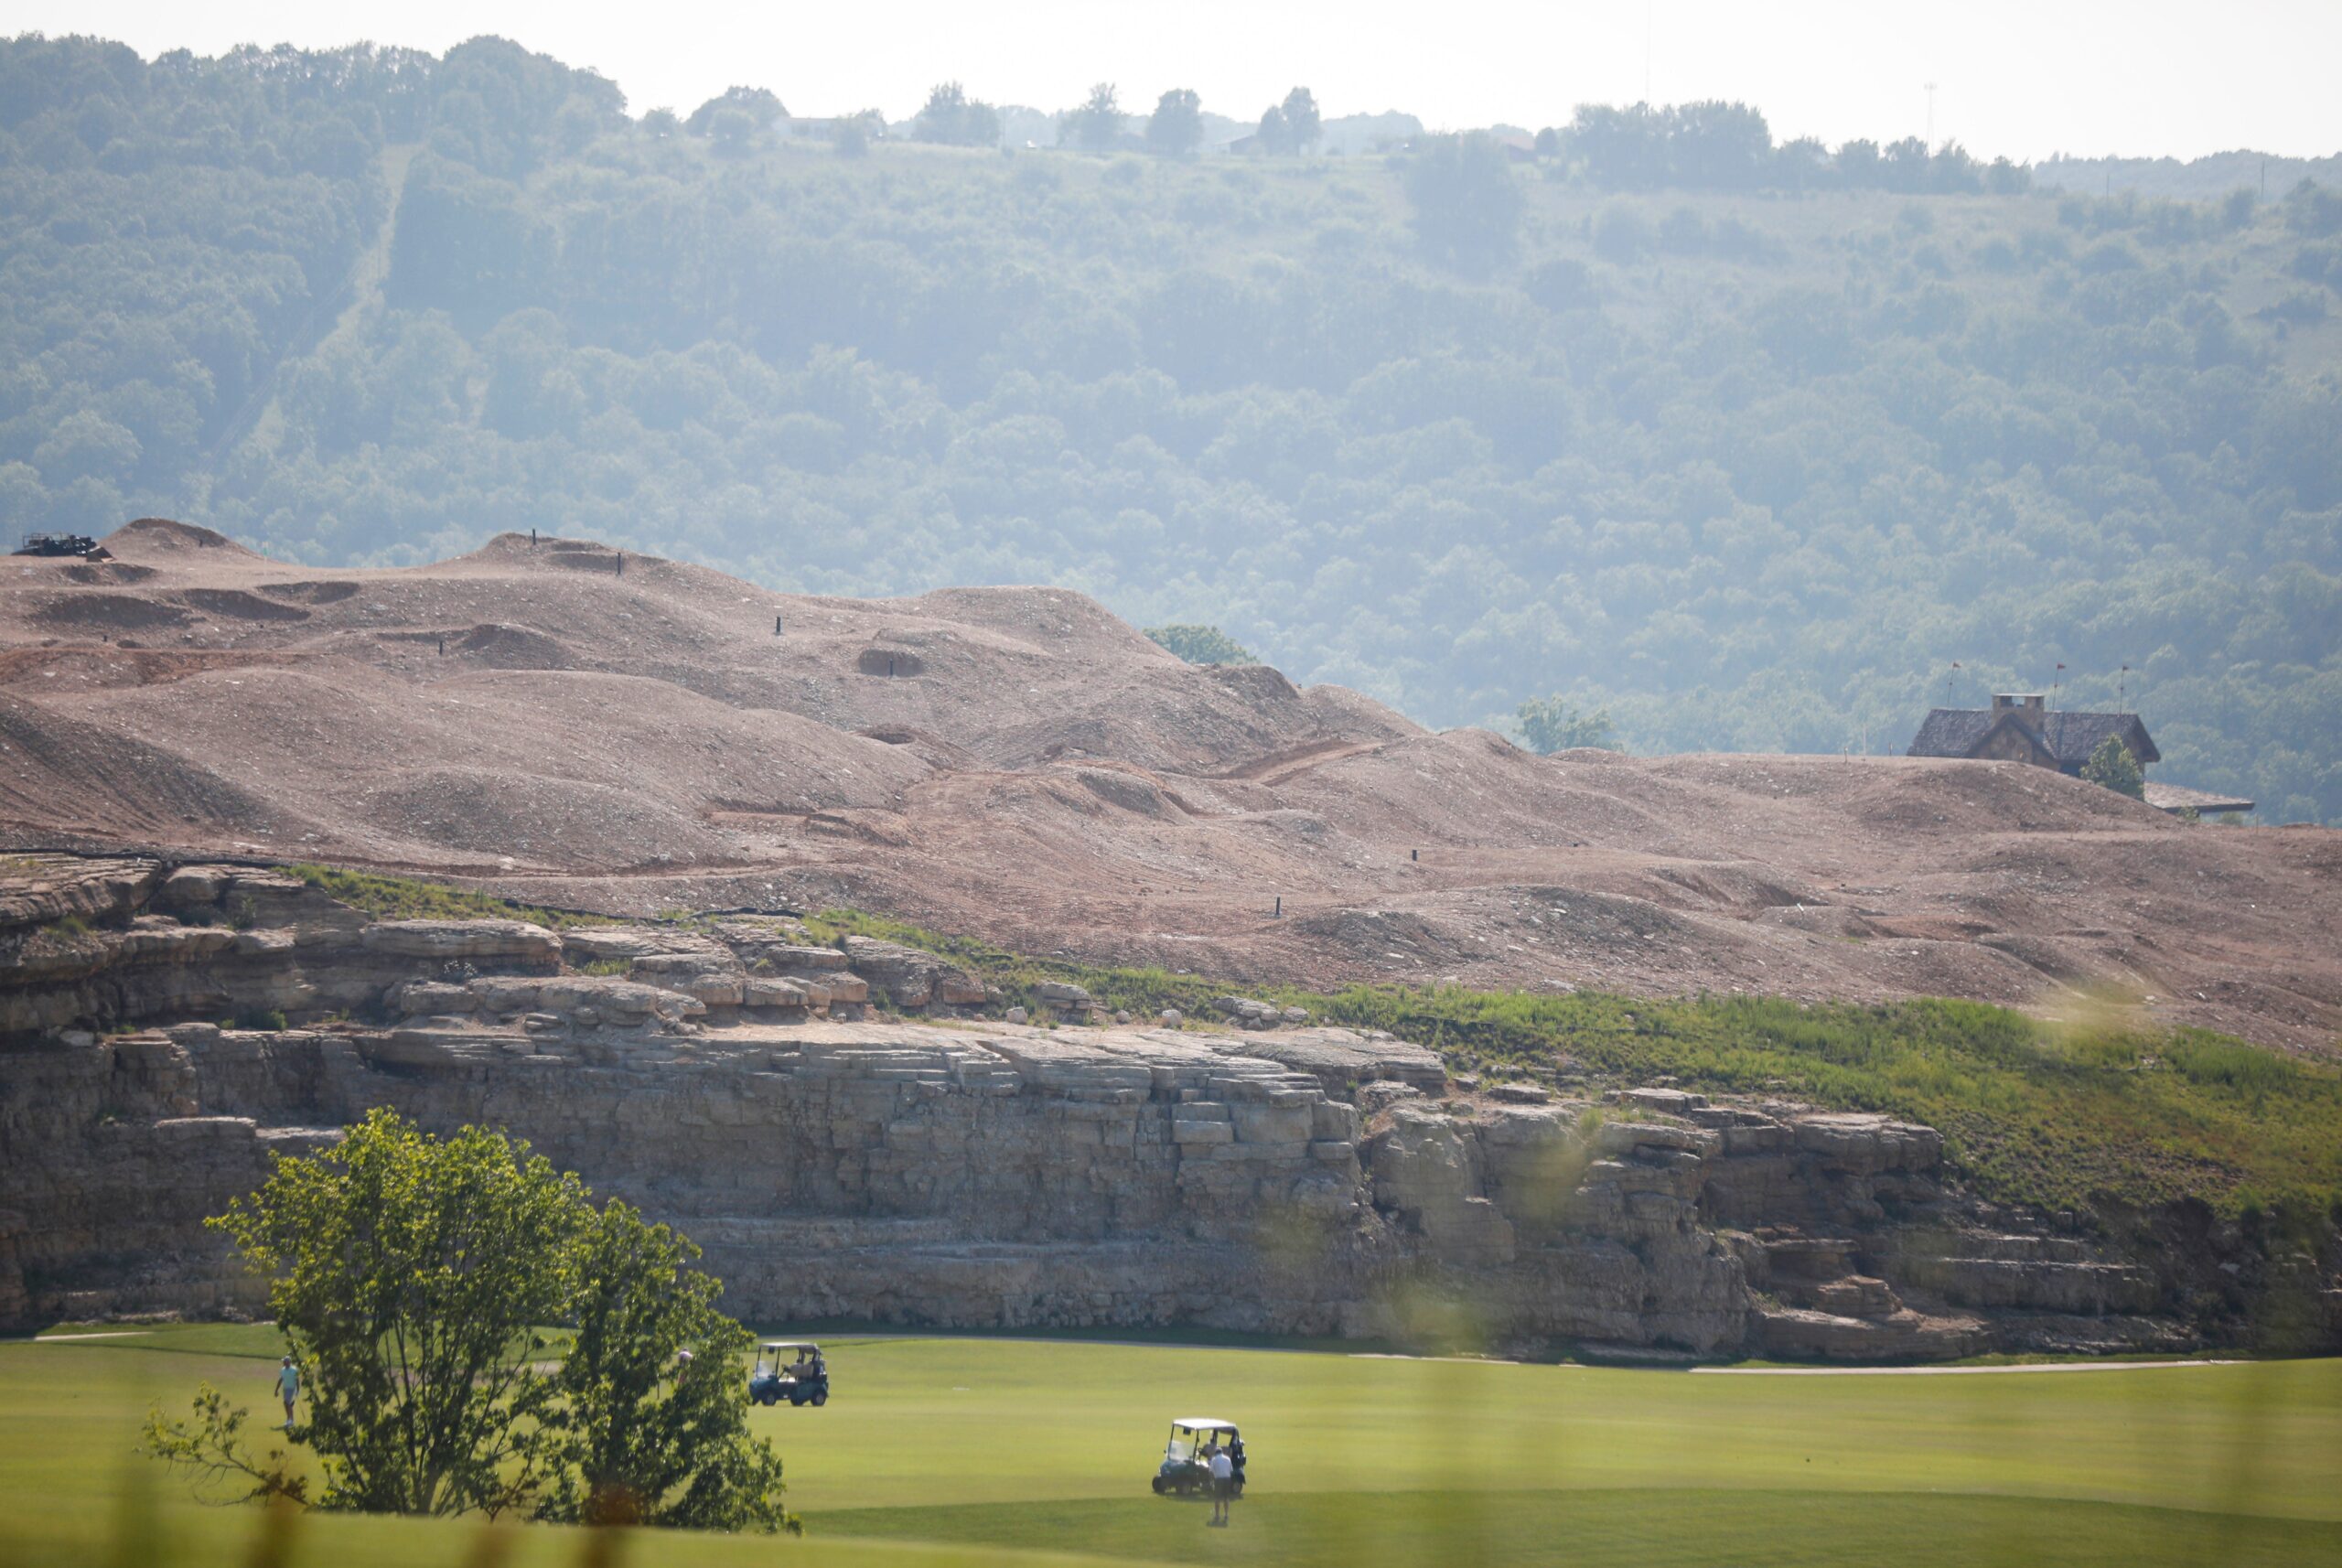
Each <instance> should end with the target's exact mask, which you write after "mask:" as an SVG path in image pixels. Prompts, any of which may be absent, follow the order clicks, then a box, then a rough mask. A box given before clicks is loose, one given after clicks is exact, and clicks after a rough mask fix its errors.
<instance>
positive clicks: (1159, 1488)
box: [1147, 1476, 1163, 1498]
mask: <svg viewBox="0 0 2342 1568" xmlns="http://www.w3.org/2000/svg"><path fill="white" fill-rule="evenodd" d="M1147 1484H1148V1485H1150V1486H1152V1487H1154V1488H1155V1496H1156V1497H1158V1498H1159V1497H1161V1496H1162V1495H1163V1477H1160V1476H1155V1477H1150V1478H1149V1480H1148V1483H1147Z"/></svg>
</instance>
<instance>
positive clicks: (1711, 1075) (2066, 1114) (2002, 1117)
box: [812, 910, 2342, 1225]
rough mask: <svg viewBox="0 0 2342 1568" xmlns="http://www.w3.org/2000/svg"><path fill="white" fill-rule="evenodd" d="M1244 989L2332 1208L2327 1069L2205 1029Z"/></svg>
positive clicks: (1347, 1014)
mask: <svg viewBox="0 0 2342 1568" xmlns="http://www.w3.org/2000/svg"><path fill="white" fill-rule="evenodd" d="M812 924H813V925H814V926H815V928H816V929H818V930H819V931H820V932H821V933H822V935H824V936H826V937H830V938H833V939H834V938H836V937H839V936H843V935H845V934H848V933H860V934H864V935H869V936H878V937H885V938H887V939H889V940H896V941H901V942H908V943H910V944H912V945H914V946H918V947H922V948H926V949H928V950H931V951H934V952H937V953H939V954H941V955H944V956H946V957H949V958H951V959H952V960H953V961H956V962H958V963H961V964H962V965H964V966H966V967H967V968H969V969H971V970H972V971H974V972H978V973H980V974H982V975H983V977H984V979H985V980H986V981H988V982H990V983H993V984H994V985H997V986H999V987H1000V989H1001V991H1002V993H1003V994H1004V996H1006V997H1008V998H1010V999H1012V1000H1015V1001H1021V1002H1026V1003H1027V1004H1037V1003H1038V999H1039V998H1038V991H1037V987H1038V986H1039V985H1040V983H1042V982H1044V981H1052V980H1054V981H1072V982H1074V983H1079V984H1080V985H1084V986H1086V987H1088V988H1089V990H1090V993H1091V994H1092V995H1093V996H1095V997H1096V998H1097V999H1098V1000H1099V1001H1100V1002H1101V1004H1104V1005H1106V1006H1107V1007H1110V1008H1123V1009H1128V1010H1129V1011H1130V1012H1132V1013H1133V1014H1134V1015H1141V1016H1151V1015H1154V1014H1155V1013H1156V1012H1158V1011H1159V1010H1160V1009H1162V1008H1165V1007H1176V1008H1178V1009H1180V1010H1181V1011H1182V1012H1184V1013H1186V1014H1187V1015H1189V1016H1190V1017H1209V1016H1210V1015H1211V1013H1210V1004H1211V1001H1212V999H1213V998H1214V997H1216V996H1220V995H1224V994H1226V993H1228V992H1229V991H1230V986H1229V985H1228V984H1227V983H1225V982H1214V981H1212V980H1210V979H1209V978H1207V977H1204V976H1199V975H1189V974H1174V973H1171V972H1167V971H1164V970H1159V969H1137V968H1109V967H1100V966H1093V965H1086V964H1079V963H1071V962H1066V961H1058V960H1043V959H1034V958H1029V957H1026V956H1023V955H1020V954H1016V953H1012V952H1008V951H1005V950H1002V949H999V948H995V947H993V946H991V945H989V944H987V943H984V942H982V941H976V940H969V939H966V938H959V937H946V936H940V935H937V934H936V933H933V932H929V931H923V930H920V929H917V928H915V927H910V926H906V925H903V924H902V923H900V922H897V921H892V920H886V919H882V918H876V917H873V916H869V915H865V914H860V913H856V912H853V911H836V910H833V911H829V912H826V913H824V914H823V915H822V916H821V917H819V918H817V919H816V920H814V921H813V922H812ZM1245 993H1246V994H1248V995H1255V996H1259V997H1261V998H1262V999H1263V1000H1273V1001H1276V1002H1279V1003H1283V1004H1291V1005H1298V1006H1302V1007H1306V1008H1308V1009H1309V1010H1310V1012H1311V1013H1312V1014H1313V1015H1316V1017H1318V1018H1321V1019H1324V1020H1327V1021H1329V1022H1334V1023H1339V1024H1347V1025H1351V1026H1358V1027H1361V1028H1381V1029H1388V1030H1390V1031H1391V1033H1392V1034H1395V1035H1399V1036H1402V1037H1404V1038H1406V1039H1410V1040H1415V1041H1420V1042H1422V1043H1423V1044H1425V1045H1429V1046H1433V1047H1436V1048H1437V1049H1438V1050H1440V1052H1441V1053H1442V1054H1443V1055H1445V1057H1446V1058H1447V1059H1448V1061H1449V1063H1450V1064H1451V1066H1452V1067H1453V1068H1454V1069H1455V1070H1457V1071H1477V1072H1481V1073H1483V1074H1485V1075H1488V1076H1492V1077H1508V1076H1514V1075H1524V1076H1531V1077H1539V1078H1545V1079H1559V1080H1562V1081H1564V1082H1566V1081H1568V1080H1569V1079H1572V1078H1573V1077H1574V1078H1580V1079H1585V1080H1586V1081H1588V1082H1590V1083H1595V1084H1600V1083H1606V1082H1628V1081H1633V1082H1639V1083H1649V1082H1650V1081H1652V1080H1653V1079H1673V1080H1674V1081H1675V1082H1677V1083H1678V1084H1680V1085H1681V1087H1683V1088H1686V1089H1693V1090H1717V1091H1728V1092H1736V1093H1753V1092H1778V1093H1782V1094H1786V1095H1791V1096H1795V1097H1797V1098H1799V1099H1804V1100H1810V1101H1815V1102H1818V1103H1821V1104H1824V1105H1829V1106H1834V1107H1841V1108H1844V1109H1848V1110H1861V1111H1878V1112H1888V1113H1890V1114H1893V1115H1896V1116H1900V1117H1905V1118H1907V1119H1909V1120H1912V1121H1917V1122H1927V1123H1928V1124H1929V1125H1931V1126H1934V1127H1937V1128H1939V1129H1941V1130H1942V1132H1943V1134H1944V1138H1945V1146H1946V1149H1947V1152H1948V1153H1949V1155H1950V1158H1951V1160H1952V1161H1953V1163H1954V1164H1955V1165H1957V1166H1958V1167H1959V1169H1960V1171H1961V1175H1962V1176H1964V1177H1965V1178H1966V1179H1967V1181H1968V1183H1969V1185H1970V1186H1971V1187H1972V1188H1973V1189H1974V1190H1975V1191H1977V1192H1978V1193H1980V1194H1981V1195H1982V1196H1984V1197H1989V1198H1993V1199H1994V1200H1996V1201H2000V1202H2006V1203H2014V1204H2025V1205H2032V1206H2036V1207H2038V1208H2047V1209H2057V1208H2071V1207H2075V1206H2079V1205H2087V1204H2098V1203H2106V1202H2110V1201H2111V1202H2114V1203H2119V1204H2124V1205H2133V1206H2145V1205H2153V1204H2160V1203H2167V1202H2170V1201H2173V1200H2175V1199H2179V1198H2188V1197H2192V1198H2197V1199H2200V1200H2202V1201H2203V1202H2205V1203H2207V1204H2208V1205H2209V1206H2211V1208H2214V1209H2215V1210H2217V1211H2218V1212H2220V1213H2221V1214H2223V1215H2226V1216H2229V1217H2247V1218H2251V1219H2256V1221H2257V1222H2261V1223H2268V1224H2272V1225H2274V1224H2286V1225H2290V1224H2295V1223H2309V1224H2319V1223H2326V1224H2333V1223H2342V1067H2337V1066H2336V1065H2335V1064H2332V1063H2326V1062H2315V1061H2308V1060H2304V1059H2302V1058H2294V1057H2286V1056H2283V1055H2280V1054H2278V1053H2276V1052H2274V1051H2270V1050H2265V1049H2262V1048H2261V1047H2257V1046H2253V1045H2250V1044H2248V1043H2246V1042H2244V1041H2242V1040H2238V1039H2233V1038H2230V1037H2228V1036H2221V1035H2215V1034H2210V1033H2208V1032H2206V1031H2203V1030H2192V1029H2191V1030H2177V1031H2174V1032H2170V1033H2145V1032H2141V1031H2138V1030H2134V1029H2126V1028H2122V1027H2117V1026H2095V1027H2094V1026H2072V1025H2059V1024H2051V1023H2047V1022H2044V1021H2042V1020H2040V1019H2036V1018H2032V1017H2028V1016H2026V1015H2024V1014H2021V1013H2016V1012H2012V1011H2011V1010H2009V1009H2007V1008H2004V1007H1993V1006H1988V1005H1986V1004H1982V1003H1976V1002H1961V1001H1949V1000H1940V999H1927V1000H1919V1001H1912V1002H1898V1003H1884V1004H1851V1003H1845V1004H1810V1003H1799V1002H1790V1001H1785V1000H1779V999H1775V998H1764V997H1740V996H1733V997H1718V996H1703V997H1694V998H1686V999H1678V1000H1658V1001H1654V1000H1650V999H1648V998H1639V997H1627V996H1617V995H1606V994H1601V993H1592V992H1577V993H1571V994H1567V995H1560V994H1544V993H1538V994H1531V993H1521V992H1488V991H1472V990H1467V989H1465V988H1462V987H1454V986H1429V987H1406V986H1359V987H1354V988H1352V989H1350V990H1348V991H1343V992H1338V993H1332V994H1324V993H1311V992H1305V991H1300V990H1295V989H1293V988H1290V987H1279V986H1271V987H1267V988H1259V987H1253V988H1248V989H1247V990H1246V992H1245Z"/></svg>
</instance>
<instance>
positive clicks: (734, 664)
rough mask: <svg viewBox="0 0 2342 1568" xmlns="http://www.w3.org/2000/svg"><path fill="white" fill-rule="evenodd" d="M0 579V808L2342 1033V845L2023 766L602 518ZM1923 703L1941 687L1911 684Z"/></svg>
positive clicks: (150, 840)
mask: <svg viewBox="0 0 2342 1568" xmlns="http://www.w3.org/2000/svg"><path fill="white" fill-rule="evenodd" d="M108 543H109V545H110V547H111V548H112V549H113V552H114V553H115V554H116V555H117V556H120V557H123V562H122V563H121V564H120V569H117V570H113V571H109V572H106V573H104V574H96V573H91V574H86V575H84V576H83V577H75V576H72V575H68V572H67V569H65V568H52V567H48V566H46V565H43V564H27V566H26V567H25V569H24V570H22V571H20V572H18V573H17V574H15V575H0V746H5V750H0V829H5V832H7V834H8V836H9V837H10V838H12V839H14V840H16V842H18V843H51V842H72V843H92V844H94V843H115V844H145V845H154V846H157V847H164V848H184V849H188V850H192V851H199V852H211V853H218V852H228V851H238V850H239V846H242V849H241V853H247V854H251V853H255V852H257V853H260V854H270V855H276V856H281V857H285V858H323V859H338V860H344V861H349V862H353V863H360V864H372V865H384V866H391V867H396V868H403V869H409V870H414V871H417V872H424V873H434V874H439V875H457V876H464V877H469V878H472V879H474V880H477V881H478V882H481V883H484V884H487V885H491V886H497V887H500V888H501V889H503V890H506V891H510V892H511V893H514V894H516V895H520V896H522V897H537V898H543V899H547V900H550V901H553V902H558V903H565V904H575V905H584V906H592V907H599V908H610V909H614V910H621V911H634V912H648V911H653V910H657V909H660V908H668V907H671V906H676V905H689V904H699V905H707V906H718V907H725V908H734V907H741V908H745V907H758V906H762V907H772V906H779V905H789V904H796V905H806V904H821V903H823V902H830V901H848V900H850V901H854V902H858V903H862V904H866V905H870V906H873V907H876V908H884V909H887V910H892V911H895V912H897V913H900V914H902V915H904V916H906V917H908V918H914V919H919V920H922V921H925V922H928V923H930V924H934V925H938V926H941V927H944V928H947V929H959V930H966V931H972V932H980V933H983V934H984V935H986V936H989V937H992V938H994V939H996V940H1003V941H1006V942H1011V943H1014V944H1015V945H1017V946H1020V947H1023V948H1026V949H1030V950H1039V951H1043V952H1053V951H1064V952H1068V953H1075V954H1080V955H1081V956H1085V957H1089V958H1092V959H1101V960H1124V961H1144V962H1150V963H1160V964H1164V965H1166V966H1168V967H1173V968H1180V969H1190V970H1198V971H1211V972H1221V973H1226V974H1228V975H1229V976H1230V977H1231V978H1232V979H1239V980H1241V979H1245V978H1252V977H1258V978H1280V977H1281V978H1291V979H1295V980H1301V981H1305V982H1310V983H1321V984H1331V983H1348V982H1358V981H1390V980H1399V981H1409V982H1423V981H1434V980H1443V979H1448V978H1454V979H1456V980H1458V981H1462V982H1466V983H1488V984H1498V983H1502V984H1513V985H1527V986H1554V987H1560V986H1596V987H1603V988H1610V989H1623V990H1628V991H1636V992H1649V993H1681V992H1689V991H1694V990H1699V989H1703V988H1704V989H1708V990H1712V991H1719V992H1730V991H1735V990H1737V991H1745V992H1762V993H1778V994H1787V995H1791V996H1799V997H1817V998H1818V997H1829V996H1844V997H1854V998H1875V997H1886V996H1898V995H1909V994H1915V993H1950V994H1960V995H1968V996H1976V997H1982V998H1985V999H1989V1000H1993V1001H1998V1002H2006V1003H2011V1004H2018V1005H2026V1006H2033V1007H2037V1008H2040V1009H2043V1010H2045V1011H2051V1012H2066V1011H2071V1010H2074V1009H2077V1008H2080V1007H2085V1006H2087V1007H2089V1008H2090V1009H2094V1010H2099V1011H2103V1010H2104V1009H2106V1008H2108V1007H2113V1008H2116V1009H2128V1010H2130V1011H2131V1012H2132V1013H2133V1014H2134V1015H2137V1016H2140V1017H2143V1018H2153V1019H2161V1020H2166V1021H2172V1022H2188V1023H2200V1024H2204V1025H2207V1026H2214V1027H2219V1028H2224V1029H2229V1030H2233V1031H2236V1032H2238V1033H2241V1034H2244V1035H2247V1036H2251V1037H2254V1038H2258V1039H2262V1040H2266V1041H2269V1042H2272V1043H2276V1044H2283V1045H2288V1046H2294V1047H2303V1048H2308V1049H2316V1050H2327V1049H2332V1048H2334V1043H2335V1038H2336V1033H2337V1020H2342V959H2337V953H2342V940H2337V935H2342V930H2337V927H2342V919H2337V914H2342V892H2337V889H2342V834H2336V833H2332V832H2324V831H2320V830H2293V829H2221V828H2214V827H2189V826H2186V825H2184V824H2181V823H2179V822H2175V821H2174V820H2172V819H2171V818H2168V817H2165V816H2164V815H2162V814H2161V813H2160V812H2156V811H2149V810H2147V809H2145V808H2144V807H2142V806H2139V805H2137V804H2135V803H2133V802H2131V801H2128V800H2122V799H2121V798H2119V797H2116V796H2113V795H2111V794H2110V793H2108V792H2107V791H2105V790H2102V789H2095V788H2093V787H2090V786H2088V785H2083V784H2080V783H2078V782H2076V781H2074V780H2070V779H2061V778H2057V777H2055V776H2053V775H2050V774H2047V773H2045V772H2042V771H2040V770H2037V769H2032V768H2020V767H2015V766H2010V765H2000V764H1944V763H1932V762H1915V761H1908V760H1905V759H1900V758H1896V759H1847V758H1842V757H1662V758H1651V759H1639V758H1628V757H1617V756H1614V755H1612V754H1609V753H1604V752H1572V753H1567V754H1564V755H1562V756H1559V757H1545V758H1541V757H1532V756H1530V755H1528V754H1527V753H1524V752H1522V751H1520V750H1519V749H1517V748H1516V747H1514V746H1511V745H1509V743H1508V742H1506V741H1505V740H1504V739H1502V738H1501V737H1499V736H1493V735H1490V734H1488V733H1486V732H1483V731H1476V730H1460V731H1455V732H1450V733H1447V734H1444V735H1432V734H1429V733H1426V732H1425V731H1423V729H1421V728H1420V727H1418V726H1416V725H1413V724H1411V723H1409V722H1408V721H1407V720H1406V719H1404V718H1403V717H1402V716H1400V715H1398V714H1393V713H1391V711H1389V710H1388V709H1386V708H1384V707H1382V706H1380V704H1378V703H1374V702H1372V701H1370V699H1367V698H1365V697H1362V696H1360V695H1359V694H1358V693H1351V692H1345V691H1342V690H1339V689H1338V688H1333V687H1314V688H1308V689H1300V688H1296V687H1295V685H1294V684H1293V683H1292V682H1289V681H1287V680H1286V679H1285V678H1284V676H1282V675H1280V674H1279V673H1277V672H1276V671H1273V670H1268V669H1264V668H1257V667H1254V668H1245V669H1217V670H1215V669H1198V668H1195V667H1191V666H1188V665H1186V664H1183V663H1181V662H1180V661H1179V660H1176V659H1175V658H1173V657H1172V656H1171V655H1169V654H1167V653H1166V652H1165V651H1164V650H1161V649H1159V648H1157V647H1156V646H1155V644H1153V643H1152V642H1149V641H1148V640H1147V639H1144V637H1142V636H1140V635H1139V634H1138V633H1137V632H1136V631H1134V630H1133V628H1130V627H1128V626H1126V625H1124V624H1123V623H1122V622H1121V621H1119V620H1117V619H1115V618H1113V617H1112V615H1110V614H1108V613H1107V612H1106V611H1105V610H1104V608H1103V607H1101V606H1099V605H1097V604H1096V603H1094V602H1092V601H1091V600H1090V599H1087V598H1085V597H1083V596H1080V595H1079V594H1073V593H1069V592H1065V591H1063V590H1058V589H1047V588H971V589H958V590H952V591H950V592H945V593H934V594H929V595H925V596H921V597H918V598H911V599H901V600H888V601H860V600H847V599H833V598H824V597H809V596H790V595H781V594H775V593H772V592H769V591H768V590H765V589H762V588H757V587H756V586H754V585H749V584H746V583H742V582H739V581H737V580H736V579H733V578H729V577H726V576H725V575H722V574H721V573H717V572H714V571H710V570H708V569H706V568H704V567H698V566H691V565H687V564H681V563H677V562H670V561H661V560H658V559H655V558H651V557H643V556H633V555H628V556H626V557H625V558H624V560H623V562H621V560H620V558H619V556H618V553H617V552H615V551H613V550H610V549H609V548H608V547H607V546H605V545H602V544H599V543H597V542H593V541H586V540H555V539H550V538H547V539H541V540H539V541H537V542H535V543H534V544H532V542H531V541H530V540H529V539H528V538H527V536H525V535H514V534H506V535H502V536H500V537H499V538H497V539H495V540H493V541H491V542H489V544H487V545H485V546H483V547H482V548H481V549H479V550H478V551H476V552H474V553H471V554H469V555H466V556H463V557H460V558H458V559H456V560H452V561H446V562H441V563H439V564H435V565H432V566H426V567H418V568H413V569H408V570H401V571H385V572H337V573H333V574H330V575H302V574H301V573H299V572H298V571H295V570H290V569H288V568H287V567H286V566H285V564H282V563H278V562H272V561H269V560H266V559H265V558H263V557H261V556H259V555H255V554H253V553H251V552H249V551H246V550H244V549H242V548H241V547H239V546H237V545H235V544H234V543H232V542H229V541H227V540H225V539H222V538H221V537H220V535H218V534H215V533H212V532H209V531H208V530H203V529H195V528H188V527H185V526H182V525H179V524H176V523H168V522H163V521H153V520H148V521H141V522H138V523H134V524H132V525H130V526H129V527H127V528H125V529H124V530H122V531H120V532H117V533H116V534H115V535H114V537H113V539H112V540H110V541H109V542H108ZM1917 700H1918V699H1916V698H1915V701H1917Z"/></svg>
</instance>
